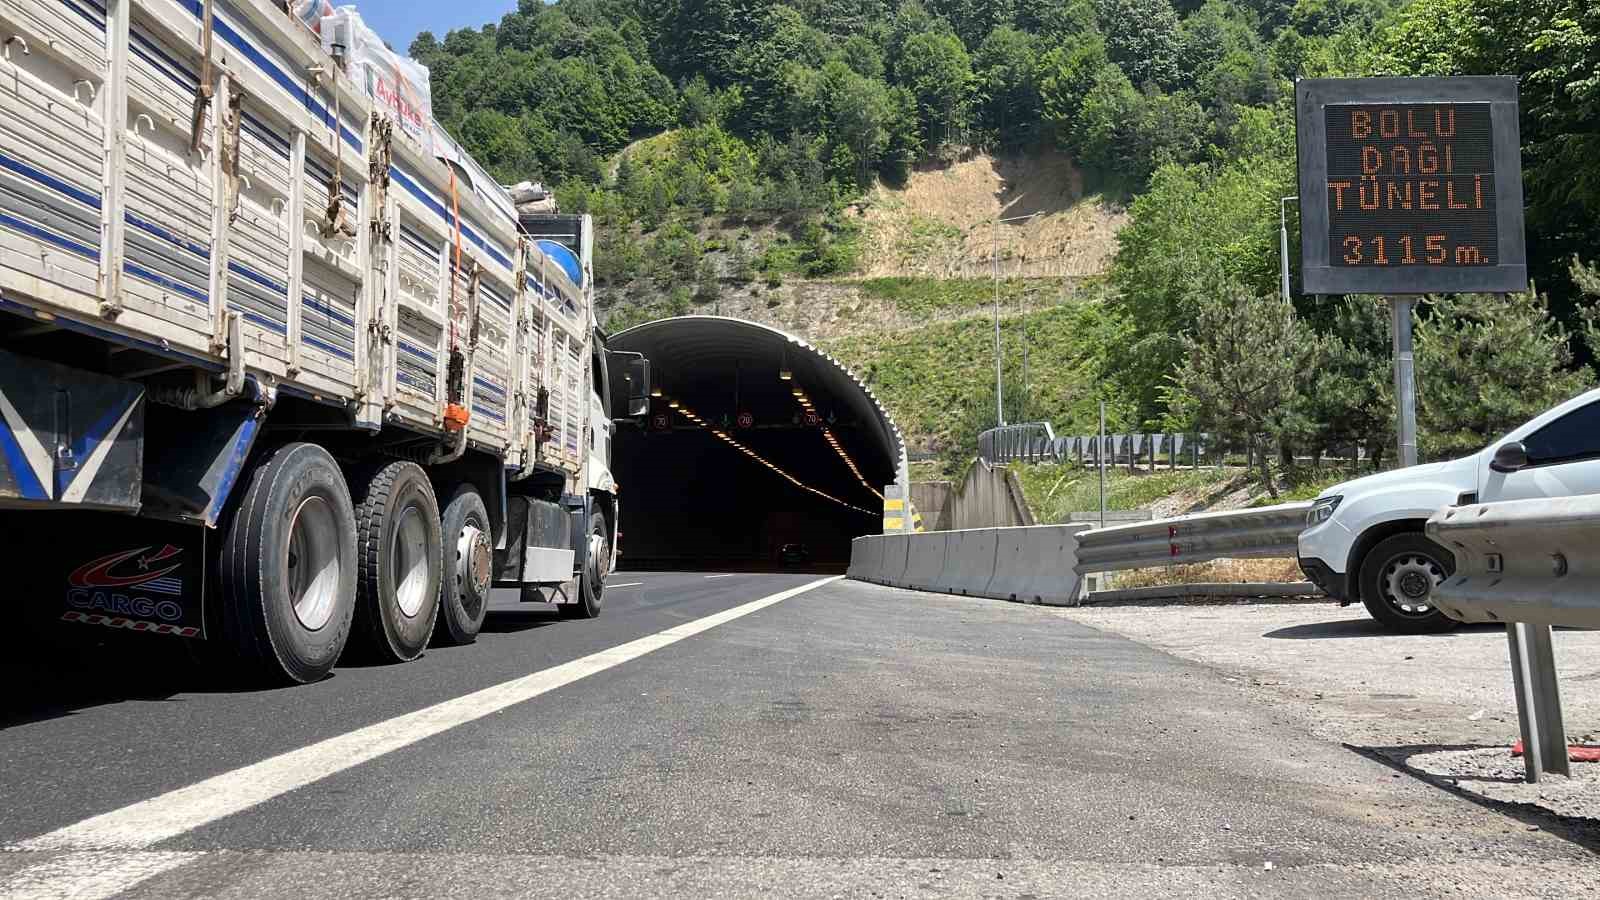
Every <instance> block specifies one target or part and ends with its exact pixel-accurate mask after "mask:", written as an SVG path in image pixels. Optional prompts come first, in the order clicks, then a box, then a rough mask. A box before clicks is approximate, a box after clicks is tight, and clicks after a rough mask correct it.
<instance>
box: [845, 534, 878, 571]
mask: <svg viewBox="0 0 1600 900" xmlns="http://www.w3.org/2000/svg"><path fill="white" fill-rule="evenodd" d="M882 570H883V535H881V534H864V535H862V536H861V537H858V538H856V539H855V540H852V541H851V542H850V568H849V569H847V570H846V571H845V575H846V577H849V578H854V579H856V580H857V581H874V580H876V579H877V575H878V573H879V572H881V571H882Z"/></svg>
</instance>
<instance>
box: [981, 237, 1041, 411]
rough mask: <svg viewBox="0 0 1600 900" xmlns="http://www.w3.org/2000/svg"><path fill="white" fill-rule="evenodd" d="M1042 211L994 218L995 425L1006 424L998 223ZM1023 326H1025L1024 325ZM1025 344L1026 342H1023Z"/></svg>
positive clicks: (992, 260) (991, 259)
mask: <svg viewBox="0 0 1600 900" xmlns="http://www.w3.org/2000/svg"><path fill="white" fill-rule="evenodd" d="M1041 215H1043V213H1030V214H1028V215H1026V216H1012V217H1010V218H1006V219H1002V218H1000V217H999V216H996V217H995V220H994V246H993V248H992V250H991V255H990V257H989V259H990V262H991V263H992V265H991V266H990V269H991V271H992V272H993V274H994V420H995V425H996V426H1002V425H1005V424H1006V408H1005V387H1004V386H1003V384H1002V380H1003V379H1002V376H1001V370H1000V361H1001V359H1002V357H1001V349H1000V225H1001V223H1003V222H1026V221H1028V220H1029V219H1032V218H1035V217H1037V216H1041ZM1023 327H1024V328H1026V327H1027V326H1026V325H1024V326H1023ZM1024 345H1026V342H1024Z"/></svg>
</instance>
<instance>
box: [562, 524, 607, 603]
mask: <svg viewBox="0 0 1600 900" xmlns="http://www.w3.org/2000/svg"><path fill="white" fill-rule="evenodd" d="M609 535H610V532H609V531H607V530H606V514H605V513H603V512H601V511H600V510H598V509H597V510H595V511H594V512H593V514H591V515H590V516H589V545H588V547H587V548H586V550H585V554H584V561H583V574H582V575H580V576H578V599H577V601H576V602H573V603H563V604H561V605H560V606H559V607H557V609H559V610H560V611H561V615H562V616H564V617H565V618H568V619H593V618H595V617H596V616H598V615H600V603H601V601H603V600H604V599H605V590H606V576H607V575H609V574H611V573H610V572H609V571H608V569H610V567H611V538H610V537H609Z"/></svg>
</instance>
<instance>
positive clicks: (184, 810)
mask: <svg viewBox="0 0 1600 900" xmlns="http://www.w3.org/2000/svg"><path fill="white" fill-rule="evenodd" d="M840 577H841V576H837V575H836V576H834V577H832V578H823V579H819V580H817V581H813V582H811V583H809V584H803V585H801V586H799V587H796V588H790V589H789V590H786V591H780V592H779V593H776V594H772V595H769V596H766V597H762V598H761V599H759V600H751V601H750V602H748V603H744V604H741V605H739V606H735V607H733V608H731V609H725V610H723V611H722V612H718V613H712V614H711V615H709V616H706V617H704V618H700V619H696V620H694V621H693V622H685V623H684V624H682V625H677V626H674V627H672V628H668V629H666V630H665V631H660V632H657V633H655V634H652V635H648V636H646V637H642V638H638V639H637V640H632V641H629V642H627V643H626V644H618V645H617V646H615V647H612V648H610V649H609V650H601V651H600V652H598V653H591V654H589V655H588V656H585V657H583V658H581V659H575V660H573V661H571V662H567V663H562V664H561V665H559V666H552V667H551V668H548V669H544V670H542V671H539V672H534V673H532V674H530V675H524V676H523V677H521V678H516V679H513V680H511V681H507V682H503V683H501V684H497V685H495V686H494V687H488V688H484V689H483V690H480V691H475V692H473V693H471V694H466V695H464V696H461V697H457V698H455V699H454V700H445V701H444V702H442V703H436V704H434V705H433V706H429V707H427V708H425V709H419V710H417V711H415V712H410V713H406V714H405V715H403V716H396V717H395V718H393V719H389V720H388V721H386V722H378V723H375V724H372V725H368V726H366V727H365V728H358V729H356V730H355V731H351V732H348V733H346V734H342V735H339V736H338V737H332V738H328V739H327V740H324V741H319V742H318V743H315V744H311V745H309V746H306V747H301V748H300V749H298V750H291V751H289V752H287V753H284V754H281V755H278V756H274V757H272V758H270V759H265V760H262V761H261V762H258V763H255V764H253V765H248V766H245V767H244V768H242V769H235V770H233V771H232V772H225V773H223V774H221V775H216V776H213V777H211V778H207V779H206V780H204V781H201V782H197V783H195V784H192V785H190V786H188V787H185V788H179V789H177V790H175V791H170V792H168V793H165V794H162V795H160V796H158V797H152V798H151V799H149V800H143V801H140V802H138V803H134V804H132V805H129V806H124V807H123V808H121V809H118V810H113V811H111V812H108V813H102V814H101V815H98V816H93V817H91V818H88V819H84V820H83V821H81V822H77V823H75V824H72V825H68V826H66V827H64V828H58V829H56V830H55V831H52V832H49V833H47V834H42V835H39V836H38V837H35V838H30V839H29V840H26V841H23V842H22V843H21V844H20V848H21V849H23V850H75V849H127V850H136V849H140V848H143V847H150V846H153V845H155V844H157V843H159V842H161V841H164V840H167V839H169V838H173V837H176V836H178V835H180V834H183V833H184V832H187V831H192V830H194V829H196V828H199V827H201V826H203V825H208V824H210V823H212V822H215V821H217V820H218V819H221V818H223V817H224V816H231V815H233V814H234V813H238V812H242V811H244V810H247V809H249V808H250V807H252V806H255V805H257V804H260V803H264V802H266V801H268V800H271V799H272V798H274V797H277V796H279V795H281V794H285V793H288V792H289V791H292V790H294V789H296V788H301V787H305V786H306V785H308V784H311V783H312V782H315V781H319V780H321V779H323V778H327V777H328V776H330V775H335V774H337V773H339V772H343V771H344V770H346V769H349V768H352V767H354V766H358V765H360V764H361V763H364V762H368V761H369V760H372V759H376V758H377V757H379V756H382V755H384V754H386V753H390V752H393V751H395V750H399V749H401V748H403V747H408V746H410V745H411V744H414V743H416V742H417V741H420V740H423V739H424V738H429V737H432V736H434V735H436V734H439V733H440V732H443V731H446V730H449V729H451V728H454V727H456V726H457V725H464V724H466V723H468V722H472V721H475V720H477V719H481V718H483V717H484V716H487V715H490V714H492V713H497V712H499V711H500V710H503V709H505V708H507V707H509V706H513V705H515V704H518V703H522V702H523V701H525V700H531V699H533V698H534V697H537V696H539V695H540V694H544V693H548V692H550V691H553V690H555V689H556V688H559V687H562V686H564V685H568V684H571V683H573V682H574V681H578V680H579V679H582V678H587V677H588V676H590V675H594V674H596V673H599V672H604V671H605V670H607V669H610V668H612V667H614V666H620V665H622V664H623V663H625V662H629V661H631V660H635V659H638V658H639V657H641V656H644V655H645V654H647V653H651V652H653V651H656V650H660V649H661V648H662V647H666V646H669V645H671V644H675V643H677V642H678V641H681V640H683V639H684V638H688V637H693V636H695V635H697V634H700V633H701V632H703V631H709V630H710V629H712V628H715V627H717V626H718V625H722V624H724V623H726V622H731V621H733V620H734V619H737V618H740V617H741V616H747V615H749V614H751V613H753V612H758V611H760V610H763V609H766V608H767V607H769V606H772V605H773V604H776V603H782V602H783V601H785V600H787V599H789V598H790V597H794V596H796V595H798V594H803V593H805V592H806V591H809V590H812V589H814V588H819V587H822V586H823V585H825V584H829V583H831V582H834V581H837V580H838V579H839V578H840Z"/></svg>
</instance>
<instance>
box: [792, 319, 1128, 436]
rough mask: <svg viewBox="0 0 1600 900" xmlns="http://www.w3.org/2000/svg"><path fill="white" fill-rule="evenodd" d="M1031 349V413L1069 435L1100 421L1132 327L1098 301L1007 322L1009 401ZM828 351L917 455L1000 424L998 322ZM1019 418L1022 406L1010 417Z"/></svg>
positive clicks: (915, 331)
mask: <svg viewBox="0 0 1600 900" xmlns="http://www.w3.org/2000/svg"><path fill="white" fill-rule="evenodd" d="M1024 329H1026V333H1027V339H1028V346H1029V385H1028V392H1027V408H1026V411H1025V415H1026V417H1027V418H1028V419H1029V420H1034V421H1038V420H1045V421H1050V422H1053V423H1054V424H1055V426H1056V428H1057V430H1058V431H1060V432H1061V433H1063V434H1071V433H1073V429H1083V430H1084V432H1085V433H1087V431H1088V429H1089V428H1090V427H1091V425H1090V423H1092V422H1097V421H1098V418H1097V417H1098V400H1099V399H1100V395H1101V391H1102V390H1104V389H1105V388H1104V385H1105V377H1104V375H1105V372H1106V368H1107V359H1108V357H1109V356H1110V355H1111V354H1113V353H1116V352H1119V351H1120V350H1122V349H1123V348H1124V347H1125V346H1126V344H1127V340H1126V338H1127V327H1126V325H1125V324H1124V323H1122V322H1121V320H1119V319H1118V318H1116V317H1115V316H1114V315H1113V314H1112V313H1110V312H1109V311H1107V310H1106V309H1105V307H1104V306H1103V305H1102V304H1101V303H1099V302H1097V301H1081V302H1074V303H1065V304H1061V305H1059V306H1053V307H1051V308H1049V309H1044V310H1040V311H1038V312H1034V313H1029V314H1028V315H1025V316H1016V317H1013V318H1011V319H1009V320H1006V321H1005V322H1003V323H1002V330H1003V333H1004V338H1003V339H1004V342H1005V348H1006V352H1005V372H1006V375H1005V378H1006V383H1007V402H1008V404H1015V403H1016V401H1017V397H1018V396H1019V394H1020V393H1021V392H1020V390H1017V389H1016V388H1015V386H1017V385H1020V383H1021V367H1022V359H1021V357H1022V354H1021V353H1020V352H1019V350H1018V348H1019V347H1020V346H1021V344H1022V336H1023V331H1024ZM824 349H826V350H827V351H828V352H829V353H832V354H833V355H834V356H836V357H838V358H839V360H840V361H841V362H843V363H844V364H845V365H846V366H848V367H849V368H850V370H851V371H852V372H854V373H855V374H856V376H857V377H859V378H861V379H862V380H863V381H865V382H866V383H867V385H868V386H869V387H871V388H872V390H873V392H874V393H876V394H877V396H878V397H879V399H881V400H882V401H883V403H884V405H885V406H886V407H887V408H888V410H889V413H890V415H892V416H893V417H894V420H895V422H896V424H898V425H899V426H900V428H901V429H902V430H903V431H904V432H905V433H906V436H907V438H908V439H909V440H910V442H911V443H912V445H913V448H914V449H926V450H931V451H935V452H940V451H943V450H945V449H946V448H947V447H951V446H962V445H963V444H970V443H972V442H974V441H976V439H977V434H978V432H980V431H982V430H983V429H985V428H989V427H991V426H992V425H993V424H994V405H993V400H992V398H993V396H994V395H993V393H992V391H993V383H994V382H993V372H994V323H993V321H992V320H990V319H987V318H984V317H981V316H973V317H969V318H963V319H958V320H955V321H950V322H936V323H933V324H930V325H926V326H924V327H922V328H910V329H899V330H896V331H892V332H889V333H884V334H872V335H852V336H848V337H841V338H836V339H834V340H831V341H828V342H826V344H825V346H824ZM1008 416H1009V417H1010V418H1012V419H1014V420H1015V419H1019V418H1020V416H1019V415H1018V414H1017V411H1016V409H1015V406H1014V405H1013V406H1012V407H1011V409H1010V410H1009V411H1008Z"/></svg>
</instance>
